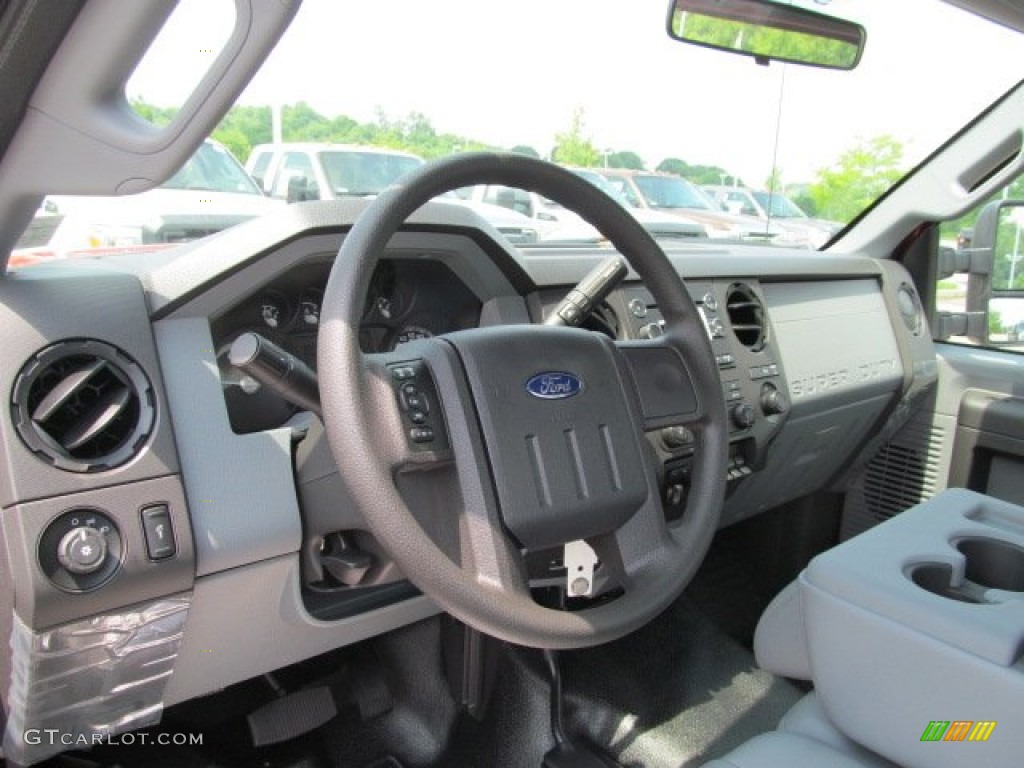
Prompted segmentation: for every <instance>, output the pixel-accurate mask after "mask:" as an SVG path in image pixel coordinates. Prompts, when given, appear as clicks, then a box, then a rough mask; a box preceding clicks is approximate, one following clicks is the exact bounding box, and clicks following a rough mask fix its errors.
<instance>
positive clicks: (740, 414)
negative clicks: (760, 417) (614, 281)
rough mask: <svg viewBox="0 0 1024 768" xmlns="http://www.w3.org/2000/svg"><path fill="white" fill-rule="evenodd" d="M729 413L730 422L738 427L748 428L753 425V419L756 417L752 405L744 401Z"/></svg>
mask: <svg viewBox="0 0 1024 768" xmlns="http://www.w3.org/2000/svg"><path fill="white" fill-rule="evenodd" d="M729 415H730V416H731V417H732V423H733V424H735V425H736V426H737V427H739V428H740V429H749V428H750V427H752V426H754V421H755V420H756V418H757V417H756V416H755V415H754V406H752V405H747V404H746V403H740V404H739V405H737V406H736V407H735V408H733V409H732V411H731V413H730V414H729Z"/></svg>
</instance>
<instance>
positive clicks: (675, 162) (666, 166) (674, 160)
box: [654, 157, 690, 176]
mask: <svg viewBox="0 0 1024 768" xmlns="http://www.w3.org/2000/svg"><path fill="white" fill-rule="evenodd" d="M689 167H690V166H688V165H687V164H686V163H685V162H684V161H682V160H680V159H679V158H678V157H666V158H665V159H664V160H662V161H661V162H660V163H658V167H657V168H655V169H654V170H656V171H658V172H659V173H671V174H674V175H676V176H685V175H686V171H687V170H688V169H689Z"/></svg>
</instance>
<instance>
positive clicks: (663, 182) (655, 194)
mask: <svg viewBox="0 0 1024 768" xmlns="http://www.w3.org/2000/svg"><path fill="white" fill-rule="evenodd" d="M634 179H635V181H636V185H637V187H638V188H639V189H640V194H642V195H643V196H644V200H646V201H647V204H648V205H649V206H651V208H696V209H698V210H706V211H710V210H714V206H713V205H712V204H711V203H710V202H709V201H708V199H707V198H706V197H704V195H703V194H702V193H701V191H700V190H698V189H697V188H696V187H695V186H693V185H692V184H690V183H689V182H687V181H685V180H683V179H677V178H673V177H671V176H635V177H634Z"/></svg>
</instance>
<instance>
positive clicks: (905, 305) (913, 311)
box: [896, 283, 921, 336]
mask: <svg viewBox="0 0 1024 768" xmlns="http://www.w3.org/2000/svg"><path fill="white" fill-rule="evenodd" d="M896 308H897V309H898V310H899V313H900V318H901V319H902V320H903V324H904V325H905V326H907V330H908V331H910V332H911V333H912V334H914V335H915V336H916V335H917V334H918V333H920V331H921V302H920V301H918V300H917V292H916V291H915V290H914V288H913V286H911V285H910V284H909V283H900V287H899V288H897V289H896Z"/></svg>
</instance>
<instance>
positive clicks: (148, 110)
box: [130, 98, 178, 125]
mask: <svg viewBox="0 0 1024 768" xmlns="http://www.w3.org/2000/svg"><path fill="white" fill-rule="evenodd" d="M130 103H131V107H132V109H133V110H135V114H137V115H138V116H139V117H141V118H142V119H143V120H148V121H149V122H151V123H152V124H153V125H167V124H168V123H169V122H171V120H173V119H174V116H175V115H176V114H178V109H177V107H158V106H156V105H155V104H150V103H149V102H147V101H146V100H145V99H142V98H138V99H132V100H131V102H130Z"/></svg>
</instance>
